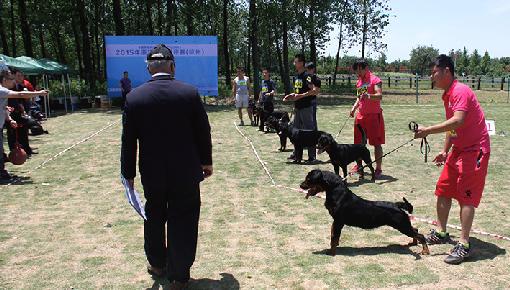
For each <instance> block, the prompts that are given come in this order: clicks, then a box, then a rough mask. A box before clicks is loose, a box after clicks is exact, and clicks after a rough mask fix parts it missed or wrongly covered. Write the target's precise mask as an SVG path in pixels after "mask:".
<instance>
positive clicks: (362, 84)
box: [356, 70, 382, 115]
mask: <svg viewBox="0 0 510 290" xmlns="http://www.w3.org/2000/svg"><path fill="white" fill-rule="evenodd" d="M379 83H381V79H380V78H378V77H377V76H376V75H374V74H373V73H372V72H371V71H369V70H367V73H366V74H365V76H364V77H363V78H358V82H357V83H356V88H365V89H366V90H367V92H368V93H369V94H375V85H377V84H379ZM358 110H359V113H360V114H361V115H366V114H378V113H381V112H382V109H381V100H370V99H368V98H362V99H360V101H359V107H358Z"/></svg>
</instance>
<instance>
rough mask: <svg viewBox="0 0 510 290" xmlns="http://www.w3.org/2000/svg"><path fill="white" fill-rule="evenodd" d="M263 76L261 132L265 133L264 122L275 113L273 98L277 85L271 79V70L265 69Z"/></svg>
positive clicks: (260, 102)
mask: <svg viewBox="0 0 510 290" xmlns="http://www.w3.org/2000/svg"><path fill="white" fill-rule="evenodd" d="M262 75H263V76H264V80H262V88H261V90H260V96H259V105H260V107H262V116H261V117H260V124H259V131H264V122H265V121H266V119H267V118H268V116H269V114H271V113H272V112H273V111H274V105H273V97H274V94H275V93H276V84H275V83H274V82H273V81H272V80H271V78H270V75H269V69H268V68H265V69H263V70H262Z"/></svg>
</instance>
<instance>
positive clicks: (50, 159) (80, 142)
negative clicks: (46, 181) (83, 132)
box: [6, 119, 121, 186]
mask: <svg viewBox="0 0 510 290" xmlns="http://www.w3.org/2000/svg"><path fill="white" fill-rule="evenodd" d="M120 121H121V119H118V120H117V121H114V122H112V123H110V124H108V125H106V126H105V127H103V128H101V129H99V130H98V131H96V132H94V133H92V134H90V135H89V136H87V137H85V138H83V139H81V140H80V141H78V142H76V143H74V144H73V145H71V146H69V147H67V148H66V149H64V150H62V151H60V152H58V153H57V154H55V155H53V156H52V157H50V158H48V159H46V160H45V161H43V162H42V163H41V164H39V165H37V166H36V167H35V168H34V169H32V170H30V171H28V172H27V173H26V174H25V175H26V176H28V175H30V174H31V173H32V172H34V171H35V170H37V169H39V168H41V167H43V166H44V165H46V164H47V163H48V162H50V161H53V160H55V159H57V158H58V157H59V156H61V155H63V154H64V153H66V152H67V151H69V150H71V149H73V148H74V147H76V146H78V145H80V144H82V143H84V142H87V141H88V140H90V139H91V138H92V137H94V136H96V135H98V134H99V133H101V132H103V131H104V130H106V129H108V128H110V127H112V126H113V125H116V124H117V123H119V122H120ZM20 180H21V177H17V178H16V179H14V180H13V181H11V182H10V183H8V184H6V186H10V185H12V184H14V183H17V182H18V181H20Z"/></svg>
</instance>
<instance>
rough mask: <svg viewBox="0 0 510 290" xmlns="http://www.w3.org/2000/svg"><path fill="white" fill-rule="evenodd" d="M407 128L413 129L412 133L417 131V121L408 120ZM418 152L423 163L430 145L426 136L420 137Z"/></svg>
mask: <svg viewBox="0 0 510 290" xmlns="http://www.w3.org/2000/svg"><path fill="white" fill-rule="evenodd" d="M409 130H411V131H413V132H414V133H416V132H418V123H416V122H415V121H411V122H409ZM420 153H421V154H422V155H423V157H424V158H423V159H424V161H425V163H427V159H428V155H429V153H430V145H429V142H428V141H427V137H424V138H421V143H420Z"/></svg>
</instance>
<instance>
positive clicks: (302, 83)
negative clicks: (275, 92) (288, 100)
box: [294, 71, 312, 109]
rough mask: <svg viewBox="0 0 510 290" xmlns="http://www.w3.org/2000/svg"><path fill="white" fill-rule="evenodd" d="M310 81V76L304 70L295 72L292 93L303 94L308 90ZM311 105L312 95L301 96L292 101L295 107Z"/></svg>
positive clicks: (301, 107) (300, 107)
mask: <svg viewBox="0 0 510 290" xmlns="http://www.w3.org/2000/svg"><path fill="white" fill-rule="evenodd" d="M311 82H312V76H311V75H309V74H308V73H307V72H306V71H304V72H302V73H300V74H297V75H296V76H295V78H294V93H296V94H303V93H306V92H308V91H309V90H310V88H309V85H310V84H311ZM311 105H312V96H307V97H304V98H301V99H299V100H297V101H295V102H294V107H295V108H296V109H303V108H307V107H310V106H311Z"/></svg>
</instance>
